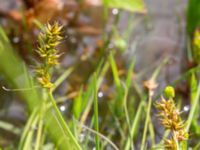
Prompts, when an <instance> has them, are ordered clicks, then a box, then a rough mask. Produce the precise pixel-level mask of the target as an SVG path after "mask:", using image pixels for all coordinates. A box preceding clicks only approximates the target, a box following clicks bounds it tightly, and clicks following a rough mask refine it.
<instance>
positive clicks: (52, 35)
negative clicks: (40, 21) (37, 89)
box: [36, 23, 62, 89]
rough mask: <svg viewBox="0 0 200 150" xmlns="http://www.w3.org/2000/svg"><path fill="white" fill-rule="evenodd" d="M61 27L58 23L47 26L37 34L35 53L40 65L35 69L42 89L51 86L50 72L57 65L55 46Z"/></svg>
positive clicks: (57, 55)
mask: <svg viewBox="0 0 200 150" xmlns="http://www.w3.org/2000/svg"><path fill="white" fill-rule="evenodd" d="M61 29H62V26H59V24H58V23H54V24H53V25H50V24H47V25H46V27H45V28H44V29H43V30H42V32H41V33H40V34H39V37H38V40H39V46H38V48H37V51H36V52H37V53H38V55H39V56H40V58H41V60H42V63H40V65H39V66H38V67H37V69H36V73H37V79H38V81H39V83H40V84H41V86H42V87H44V88H48V89H50V88H51V87H52V86H53V83H52V82H51V74H50V72H51V71H50V70H51V69H52V68H53V67H54V66H56V65H57V64H59V63H58V58H59V57H60V54H59V52H58V50H57V49H56V46H57V45H58V44H59V43H60V40H61V39H62V37H61Z"/></svg>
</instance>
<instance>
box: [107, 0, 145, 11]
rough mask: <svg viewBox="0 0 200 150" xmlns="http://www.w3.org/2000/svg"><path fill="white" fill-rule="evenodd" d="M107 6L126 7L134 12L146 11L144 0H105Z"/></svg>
mask: <svg viewBox="0 0 200 150" xmlns="http://www.w3.org/2000/svg"><path fill="white" fill-rule="evenodd" d="M103 4H104V6H106V7H111V8H119V9H125V10H128V11H132V12H145V6H144V3H143V1H142V0H103Z"/></svg>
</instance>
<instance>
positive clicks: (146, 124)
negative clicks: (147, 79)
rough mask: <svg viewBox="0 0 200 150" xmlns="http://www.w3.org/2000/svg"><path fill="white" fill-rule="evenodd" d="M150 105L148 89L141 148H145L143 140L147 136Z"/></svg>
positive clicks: (150, 99)
mask: <svg viewBox="0 0 200 150" xmlns="http://www.w3.org/2000/svg"><path fill="white" fill-rule="evenodd" d="M151 105H152V96H151V94H150V91H149V93H148V107H147V112H146V116H147V117H146V120H145V125H144V131H143V136H142V143H141V150H145V141H146V136H147V128H148V124H149V120H150V113H151Z"/></svg>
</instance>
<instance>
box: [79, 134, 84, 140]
mask: <svg viewBox="0 0 200 150" xmlns="http://www.w3.org/2000/svg"><path fill="white" fill-rule="evenodd" d="M84 139H85V134H83V133H82V134H79V140H80V142H83V140H84Z"/></svg>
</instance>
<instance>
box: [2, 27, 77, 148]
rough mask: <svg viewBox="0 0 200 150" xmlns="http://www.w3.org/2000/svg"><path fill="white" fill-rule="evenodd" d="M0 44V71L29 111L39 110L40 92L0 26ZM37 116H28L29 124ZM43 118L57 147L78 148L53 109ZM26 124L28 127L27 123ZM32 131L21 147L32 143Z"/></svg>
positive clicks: (32, 123)
mask: <svg viewBox="0 0 200 150" xmlns="http://www.w3.org/2000/svg"><path fill="white" fill-rule="evenodd" d="M0 45H1V47H0V59H1V63H0V71H1V73H2V74H3V75H4V76H5V78H6V79H7V81H8V82H9V83H12V88H15V89H22V90H19V91H18V93H19V95H20V96H21V97H22V99H23V100H24V102H25V103H26V104H27V106H28V110H29V113H30V114H31V113H34V111H36V110H38V112H39V109H40V108H41V106H42V101H43V98H42V93H41V92H40V93H39V89H38V88H36V87H35V86H34V81H33V78H32V77H31V76H30V75H29V73H28V71H27V69H26V66H25V65H24V63H23V61H22V60H21V59H20V58H19V57H18V56H17V54H16V53H14V51H13V49H12V47H11V45H10V43H9V40H8V38H7V37H6V35H5V33H4V31H3V29H2V28H0ZM23 89H24V90H23ZM38 112H37V113H38ZM37 117H38V116H37V115H36V116H35V115H34V116H33V118H32V117H31V118H30V124H31V125H32V126H34V123H35V125H36V124H37ZM44 120H45V126H46V129H47V132H48V135H49V136H50V138H51V139H52V140H53V141H54V143H55V145H56V146H57V147H59V148H60V149H74V150H77V149H79V147H77V145H76V143H74V142H73V140H71V139H70V136H69V135H67V134H69V133H67V132H66V131H64V132H63V129H62V128H61V126H60V125H59V124H60V123H59V121H58V120H57V116H56V114H54V110H53V109H51V108H50V109H49V110H47V111H46V113H45V116H44ZM27 126H28V127H29V123H28V124H27ZM28 127H27V128H28ZM33 132H34V130H32V131H31V132H28V133H27V134H26V133H25V134H24V136H26V138H25V139H24V140H25V141H24V140H22V141H23V142H24V143H25V145H23V148H25V149H27V147H29V148H30V146H31V145H32V144H30V143H31V142H32V141H33ZM27 140H28V141H27ZM63 141H65V142H63ZM23 148H22V149H23ZM20 149H21V148H20Z"/></svg>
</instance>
